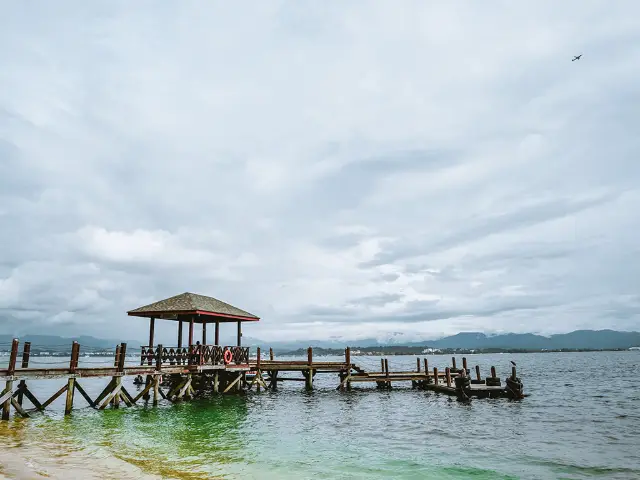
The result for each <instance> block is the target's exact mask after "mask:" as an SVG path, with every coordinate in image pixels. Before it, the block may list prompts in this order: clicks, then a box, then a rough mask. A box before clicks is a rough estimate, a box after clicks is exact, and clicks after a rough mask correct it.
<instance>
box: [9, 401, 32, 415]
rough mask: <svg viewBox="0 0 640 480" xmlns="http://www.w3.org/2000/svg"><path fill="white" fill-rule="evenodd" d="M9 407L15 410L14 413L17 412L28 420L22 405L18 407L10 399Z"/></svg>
mask: <svg viewBox="0 0 640 480" xmlns="http://www.w3.org/2000/svg"><path fill="white" fill-rule="evenodd" d="M11 405H13V408H15V409H16V412H18V413H19V414H20V415H22V416H23V417H24V418H29V414H28V413H27V412H25V411H24V409H23V408H22V405H20V404H19V403H18V401H17V400H16V399H15V398H12V399H11Z"/></svg>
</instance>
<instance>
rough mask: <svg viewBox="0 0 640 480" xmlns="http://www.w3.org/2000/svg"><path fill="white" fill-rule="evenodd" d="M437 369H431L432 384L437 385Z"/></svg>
mask: <svg viewBox="0 0 640 480" xmlns="http://www.w3.org/2000/svg"><path fill="white" fill-rule="evenodd" d="M438 381H439V380H438V367H433V384H434V385H438Z"/></svg>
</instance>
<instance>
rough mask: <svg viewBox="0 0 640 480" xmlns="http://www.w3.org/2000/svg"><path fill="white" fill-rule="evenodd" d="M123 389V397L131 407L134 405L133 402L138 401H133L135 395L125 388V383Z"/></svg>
mask: <svg viewBox="0 0 640 480" xmlns="http://www.w3.org/2000/svg"><path fill="white" fill-rule="evenodd" d="M121 391H122V394H123V397H122V398H123V399H124V400H125V402H127V403H128V404H129V406H130V407H131V406H133V404H134V403H136V402H134V401H133V397H132V396H131V395H130V394H129V392H128V391H127V389H126V388H124V385H123V386H122V388H121Z"/></svg>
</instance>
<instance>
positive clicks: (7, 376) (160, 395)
mask: <svg viewBox="0 0 640 480" xmlns="http://www.w3.org/2000/svg"><path fill="white" fill-rule="evenodd" d="M129 315H131V316H147V317H149V318H150V319H151V320H150V328H149V345H147V346H143V347H142V348H141V351H140V357H139V362H136V365H127V363H126V359H127V344H126V343H122V344H120V345H118V346H117V347H116V350H115V355H114V359H113V364H112V365H107V366H96V367H79V366H78V365H79V358H80V353H81V349H82V347H81V345H79V344H78V343H77V342H74V343H73V344H72V345H71V350H70V351H71V356H70V360H69V364H68V366H65V367H35V368H34V367H33V366H30V365H29V364H30V352H31V345H30V344H29V343H28V342H26V343H23V344H22V350H20V345H21V344H20V341H19V339H14V340H13V342H12V345H11V351H10V355H9V364H8V366H7V368H5V369H0V382H4V385H5V386H4V389H3V390H2V393H0V408H1V409H2V419H3V420H8V419H9V418H10V415H11V411H12V408H13V411H14V412H15V413H16V414H18V415H21V416H23V417H28V416H30V414H31V413H33V412H36V411H42V410H45V409H47V408H48V407H49V406H50V405H51V404H52V403H53V402H54V401H55V400H57V399H58V398H59V397H61V396H62V395H63V394H66V396H65V409H64V411H65V414H66V415H69V414H70V413H71V412H72V410H73V407H74V399H75V395H76V393H77V394H78V395H80V396H81V397H82V398H83V399H84V400H85V401H86V402H87V403H88V404H89V406H90V407H92V408H94V409H97V410H102V409H105V408H107V407H110V408H119V407H120V405H125V406H128V407H131V406H133V405H136V404H138V403H139V402H145V403H148V402H152V403H153V404H154V405H156V404H158V403H159V401H160V399H164V400H167V401H170V402H180V401H183V400H188V399H191V398H194V397H202V396H207V395H211V394H230V393H239V392H248V391H251V390H253V389H254V387H255V391H256V392H259V391H260V390H261V389H265V390H276V389H277V388H278V383H280V382H283V381H294V382H304V386H305V388H306V389H307V390H312V389H313V388H314V378H315V376H316V375H317V374H330V375H331V374H332V375H336V376H337V377H338V382H337V386H336V389H337V390H339V391H349V390H351V389H352V385H353V384H357V383H367V382H369V383H375V384H376V387H377V388H378V389H390V388H392V386H393V385H397V384H398V383H409V382H410V384H411V387H412V388H419V389H423V390H429V391H433V392H437V393H442V394H447V395H452V396H455V397H457V399H458V400H461V401H470V400H471V398H473V397H479V398H509V399H513V400H520V399H522V398H524V394H523V385H522V382H521V381H520V379H519V378H518V377H517V374H516V367H515V366H513V367H512V371H511V375H510V376H509V377H508V378H506V379H505V381H504V384H503V382H502V380H501V379H500V378H498V377H497V376H496V370H495V367H491V374H490V376H487V377H485V378H482V377H481V374H480V368H479V367H478V366H476V367H475V372H474V373H475V375H474V376H473V377H472V375H471V372H470V370H469V369H468V368H467V360H466V359H465V358H463V359H462V368H461V369H458V368H457V367H456V359H455V357H454V358H452V363H451V366H450V367H449V366H447V367H445V368H444V370H441V371H439V370H438V368H437V367H434V368H433V370H431V369H430V368H429V365H428V362H427V359H426V358H425V359H420V358H417V359H416V368H415V370H413V371H395V372H394V371H391V370H390V369H389V362H388V359H386V358H384V359H382V360H381V364H380V371H366V370H365V369H363V368H361V367H360V366H358V365H357V364H355V363H353V362H352V359H351V351H350V349H349V348H346V349H345V354H344V360H341V361H326V360H319V361H318V360H314V358H313V349H312V348H311V347H310V348H309V349H308V351H307V359H305V360H276V359H275V358H274V354H273V350H271V349H270V350H269V356H268V359H263V358H262V352H261V350H260V348H257V349H256V356H255V357H250V352H249V348H247V347H242V346H241V338H242V333H241V332H242V331H241V322H243V321H257V320H259V319H258V317H255V316H254V315H251V314H249V313H247V312H244V311H242V310H239V309H236V308H235V307H232V306H230V305H228V304H225V303H223V302H220V301H218V300H215V299H212V298H210V297H202V296H197V295H193V294H182V295H178V296H176V297H171V298H170V299H167V300H163V301H161V302H156V303H154V304H151V305H147V306H146V307H141V308H139V309H136V310H132V311H130V312H129ZM152 315H153V316H152ZM156 318H160V319H170V320H176V321H178V342H177V343H178V345H177V346H164V345H157V344H154V323H155V319H156ZM230 321H233V322H237V333H238V342H237V345H233V346H220V345H218V343H219V327H220V323H223V322H230ZM183 322H188V324H189V341H188V344H187V345H186V346H182V324H183ZM194 323H202V324H203V329H202V343H200V342H199V341H198V342H196V343H194V342H193V325H194ZM207 323H215V342H216V343H215V344H207V337H206V324H207ZM129 358H131V357H129ZM18 359H20V360H21V362H20V365H19V366H18ZM138 363H139V364H138ZM286 372H293V373H294V375H295V374H300V376H299V377H298V376H294V377H291V376H284V375H281V374H283V373H286ZM96 377H100V378H105V379H108V381H107V383H106V386H105V387H104V389H103V390H102V392H101V393H100V394H99V395H98V396H97V397H95V398H91V396H89V395H88V394H87V391H86V390H85V389H84V388H83V386H82V382H83V381H84V379H88V378H96ZM123 377H134V384H137V385H138V388H139V389H140V391H134V392H129V391H128V390H127V388H126V387H125V385H124V384H123V382H122V379H123ZM43 379H60V380H62V385H61V387H60V389H59V390H57V391H56V392H55V393H54V394H53V395H51V396H50V397H49V398H47V399H46V400H44V401H40V400H39V399H38V398H37V397H36V396H35V395H34V392H33V391H32V390H31V389H30V387H29V385H30V384H31V383H32V382H33V381H37V380H43ZM132 393H135V395H133V394H132ZM27 401H28V402H29V403H30V404H31V406H30V407H28V406H27V403H26V402H27Z"/></svg>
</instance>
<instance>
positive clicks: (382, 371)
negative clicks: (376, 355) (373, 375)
mask: <svg viewBox="0 0 640 480" xmlns="http://www.w3.org/2000/svg"><path fill="white" fill-rule="evenodd" d="M380 373H384V358H381V359H380Z"/></svg>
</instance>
